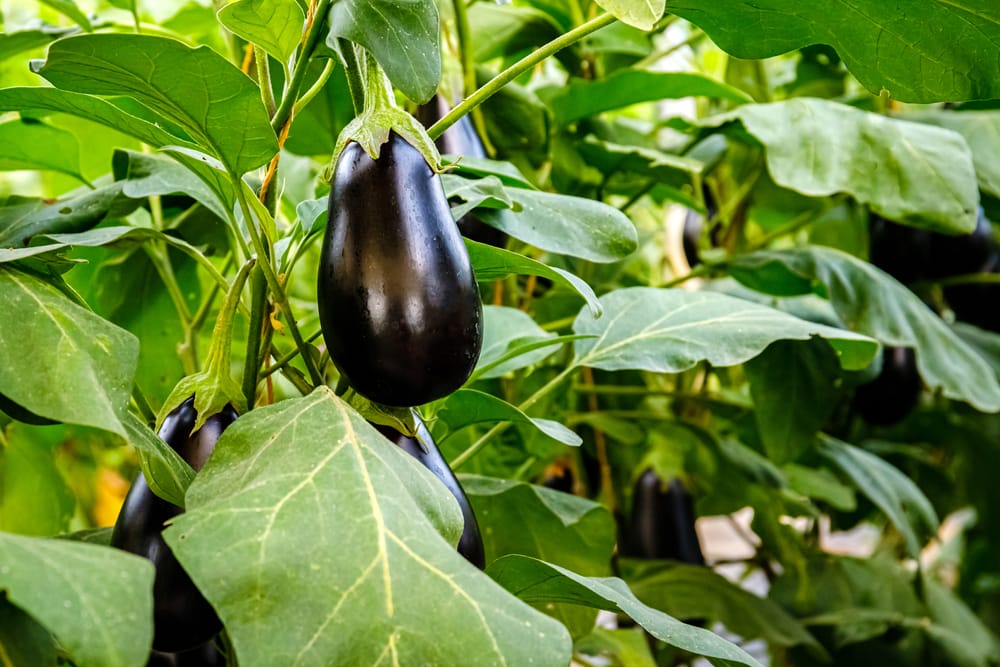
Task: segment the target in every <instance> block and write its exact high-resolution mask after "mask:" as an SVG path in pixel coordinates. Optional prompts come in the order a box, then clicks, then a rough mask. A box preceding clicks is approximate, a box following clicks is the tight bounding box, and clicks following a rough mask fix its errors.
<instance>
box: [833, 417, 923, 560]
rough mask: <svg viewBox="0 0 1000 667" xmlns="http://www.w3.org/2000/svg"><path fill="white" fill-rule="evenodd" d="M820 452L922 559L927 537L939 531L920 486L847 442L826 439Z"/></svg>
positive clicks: (882, 461) (917, 556) (912, 552)
mask: <svg viewBox="0 0 1000 667" xmlns="http://www.w3.org/2000/svg"><path fill="white" fill-rule="evenodd" d="M819 451H820V453H821V454H823V456H825V457H826V458H828V459H830V461H832V462H833V463H834V464H835V465H836V466H837V467H838V468H840V470H841V471H842V472H843V473H844V474H845V475H846V476H847V477H848V478H849V479H850V480H851V481H852V482H853V483H854V485H855V486H856V487H857V489H858V491H860V492H861V493H863V494H864V495H865V496H867V497H868V498H869V499H870V500H871V501H872V502H873V503H875V505H876V506H877V507H878V508H879V509H880V510H882V511H883V512H885V515H886V516H887V517H889V520H890V521H891V522H892V525H894V526H895V527H896V530H898V531H899V532H900V533H901V534H902V535H903V537H904V539H905V540H906V549H907V551H908V552H909V554H910V556H912V557H913V558H919V557H920V550H921V548H923V546H924V542H925V541H926V538H927V537H928V536H930V535H933V534H934V533H935V531H937V528H938V518H937V514H936V513H935V512H934V507H933V506H932V505H931V502H930V501H929V500H927V497H926V496H925V495H924V493H923V491H921V490H920V487H918V486H917V485H916V484H914V483H913V480H911V479H910V478H909V477H907V476H906V475H904V474H903V473H902V472H900V470H899V469H898V468H895V467H893V466H892V464H890V463H888V462H886V461H885V460H884V459H881V458H879V457H878V456H875V455H874V454H871V453H869V452H867V451H865V450H863V449H861V448H860V447H855V446H854V445H849V444H847V443H846V442H841V441H840V440H836V439H834V438H831V437H828V436H824V437H823V438H822V439H821V441H820V446H819Z"/></svg>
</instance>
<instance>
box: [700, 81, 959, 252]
mask: <svg viewBox="0 0 1000 667" xmlns="http://www.w3.org/2000/svg"><path fill="white" fill-rule="evenodd" d="M733 122H739V123H742V124H743V127H745V128H746V131H747V132H749V133H750V134H751V135H752V136H753V137H754V138H755V139H756V140H757V141H759V142H760V143H761V144H762V145H763V146H764V149H765V153H766V158H767V169H768V173H769V174H770V175H771V178H772V179H774V182H775V183H777V184H778V185H780V186H782V187H785V188H789V189H791V190H795V191H796V192H800V193H802V194H804V195H808V196H810V197H825V196H827V195H832V194H837V193H846V194H849V195H851V196H852V197H854V198H855V199H857V200H858V201H860V202H862V203H864V204H868V205H869V206H870V207H871V209H872V210H873V211H875V212H876V213H878V214H880V215H882V216H883V217H886V218H888V219H890V220H895V221H897V222H901V223H904V224H910V225H913V226H916V227H926V228H928V229H933V230H936V231H943V232H952V233H958V232H965V233H968V232H971V231H972V230H973V229H974V228H975V226H976V211H977V207H978V203H979V193H978V191H977V189H976V173H975V170H974V168H973V163H972V153H971V151H970V150H969V146H968V145H967V144H966V143H965V141H964V140H963V139H962V137H961V136H960V135H959V134H957V133H956V132H952V131H950V130H944V129H942V128H937V127H933V126H929V125H924V124H921V123H913V122H910V121H905V120H899V119H893V118H886V117H885V116H881V115H879V114H874V113H868V112H866V111H861V110H860V109H856V108H854V107H850V106H847V105H844V104H838V103H836V102H831V101H829V100H820V99H808V98H797V99H792V100H786V101H784V102H774V103H772V104H747V105H744V106H742V107H740V108H738V109H736V110H734V111H732V112H729V113H725V114H722V115H720V116H714V117H712V118H708V119H706V120H704V121H701V123H700V124H701V125H703V126H707V127H722V126H724V125H726V124H727V123H733Z"/></svg>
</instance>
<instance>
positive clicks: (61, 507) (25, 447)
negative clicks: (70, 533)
mask: <svg viewBox="0 0 1000 667" xmlns="http://www.w3.org/2000/svg"><path fill="white" fill-rule="evenodd" d="M4 435H5V436H6V443H4V444H0V530H2V531H7V532H10V533H18V534H20V535H56V534H58V533H61V532H63V531H65V530H66V529H67V528H69V521H70V519H71V518H72V517H73V511H74V510H75V509H76V497H75V496H74V495H73V491H72V490H71V489H70V488H69V486H68V485H67V483H66V480H64V479H63V477H62V475H61V474H60V472H59V468H58V467H57V466H56V457H55V453H56V448H57V447H58V446H59V445H61V444H62V442H63V435H64V434H63V430H62V429H61V428H52V427H45V426H43V427H39V426H28V425H26V424H17V423H14V424H11V425H10V426H8V427H7V430H6V432H5V433H4ZM0 443H3V441H2V440H0Z"/></svg>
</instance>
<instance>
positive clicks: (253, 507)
mask: <svg viewBox="0 0 1000 667" xmlns="http://www.w3.org/2000/svg"><path fill="white" fill-rule="evenodd" d="M461 529H462V518H461V512H460V511H459V508H458V505H457V503H456V502H455V500H454V497H453V496H452V495H451V494H450V493H449V492H448V491H447V490H446V489H445V487H444V486H443V485H442V484H441V483H440V482H439V481H438V480H437V478H435V477H434V475H433V474H431V473H430V472H428V471H427V470H426V469H425V468H424V467H423V466H421V465H420V464H419V463H418V462H417V461H416V460H415V459H413V457H411V456H410V455H408V454H406V453H405V452H403V451H402V450H400V449H399V448H397V447H395V446H393V445H392V444H391V443H390V442H388V441H387V440H386V439H385V438H384V437H382V436H381V435H380V434H379V433H378V432H377V431H376V430H375V429H374V428H372V427H371V426H370V425H369V424H368V423H367V422H366V421H365V420H364V419H363V418H362V417H361V416H360V415H358V414H357V413H355V412H354V411H353V410H351V409H350V408H349V407H348V406H347V404H345V403H344V402H343V401H341V400H340V399H339V398H337V397H336V396H335V395H334V394H333V392H331V391H330V390H328V389H327V388H325V387H321V388H319V389H317V390H316V391H315V392H313V393H312V394H311V395H309V396H307V397H304V398H300V399H291V400H286V401H282V402H280V403H278V404H276V405H273V406H267V407H263V408H258V409H255V410H252V411H250V412H249V413H247V414H246V415H244V416H242V417H241V418H240V419H239V420H237V421H236V423H234V424H233V425H232V426H231V427H229V428H228V429H227V430H226V432H225V433H224V434H223V435H222V438H221V439H220V440H219V442H218V444H217V445H216V449H215V452H214V453H213V455H212V457H211V458H210V459H209V461H208V463H207V464H206V465H205V467H204V468H203V469H202V471H201V472H200V473H199V474H198V476H197V477H196V478H195V481H194V482H193V483H192V484H191V487H190V488H189V489H188V493H187V511H186V512H185V513H184V514H182V515H181V516H180V517H178V518H177V519H176V520H175V521H174V523H173V524H172V525H171V526H170V527H168V528H167V529H166V531H164V533H163V535H164V538H165V539H166V541H167V543H168V544H169V545H170V547H171V548H172V549H173V550H174V552H175V554H176V555H177V557H178V559H179V560H180V561H181V563H182V564H183V565H184V568H185V569H186V570H187V571H188V572H189V573H190V574H191V576H192V578H193V579H194V581H195V582H196V583H197V584H198V586H199V588H200V589H201V590H202V591H203V592H204V593H205V596H206V597H207V598H208V599H209V600H210V601H211V602H212V603H213V606H214V607H215V608H216V610H217V611H218V612H219V616H220V617H221V618H222V619H223V621H224V623H225V625H226V629H227V631H228V633H229V635H230V637H231V638H232V642H233V646H234V648H235V651H236V655H237V658H238V659H239V660H240V662H241V663H243V664H250V665H261V666H263V665H288V664H292V663H295V664H298V665H302V666H303V667H306V666H308V665H320V666H324V665H374V664H379V663H380V662H381V663H388V664H401V665H416V664H436V665H455V666H456V667H459V666H461V665H470V666H471V665H476V666H478V665H483V664H508V665H527V664H533V665H540V666H543V667H544V666H551V667H564V666H565V665H566V664H567V663H568V662H569V659H570V650H571V647H570V641H569V637H568V635H567V634H566V630H565V628H563V627H562V626H561V625H560V624H558V623H556V622H555V621H552V620H551V619H548V618H547V617H545V616H544V615H542V614H539V613H537V612H535V611H534V610H532V609H530V608H529V607H527V606H525V605H523V604H522V603H520V602H519V601H517V600H516V599H515V598H513V597H511V596H509V595H506V594H505V593H504V592H503V590H502V589H500V588H499V587H498V586H496V585H495V584H494V583H493V582H492V581H490V580H489V579H488V578H487V577H485V576H484V575H483V574H482V573H481V572H480V571H479V570H477V569H476V568H475V567H473V566H472V565H470V564H469V563H468V562H467V561H465V559H463V558H462V557H461V556H459V555H458V553H457V552H456V551H455V546H454V545H455V544H456V543H457V541H458V538H459V535H460V533H461ZM442 536H443V538H442ZM220 554H225V557H221V558H220ZM274 628H281V629H282V630H281V632H280V633H277V634H276V633H274V632H273V629H274Z"/></svg>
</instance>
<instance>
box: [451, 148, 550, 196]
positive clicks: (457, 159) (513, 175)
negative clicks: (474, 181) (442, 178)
mask: <svg viewBox="0 0 1000 667" xmlns="http://www.w3.org/2000/svg"><path fill="white" fill-rule="evenodd" d="M442 162H443V163H444V164H445V165H448V166H451V167H452V168H453V170H454V173H455V174H469V175H470V176H475V177H478V178H482V177H487V176H496V177H497V178H498V179H500V182H501V183H503V184H504V185H508V186H511V187H514V188H524V189H526V190H532V189H534V188H535V186H534V185H533V184H532V183H531V181H529V180H528V178H527V177H526V176H525V175H524V174H522V173H521V170H520V169H518V168H517V167H515V166H514V165H513V164H511V163H510V162H503V161H501V160H490V159H488V158H484V157H472V156H471V155H456V156H454V158H453V159H448V158H447V157H446V156H442Z"/></svg>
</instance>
